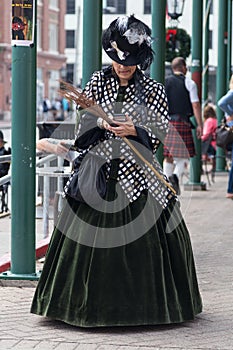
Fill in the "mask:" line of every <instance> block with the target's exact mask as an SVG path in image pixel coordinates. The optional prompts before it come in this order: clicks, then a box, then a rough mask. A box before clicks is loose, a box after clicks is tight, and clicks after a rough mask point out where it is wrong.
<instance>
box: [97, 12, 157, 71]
mask: <svg viewBox="0 0 233 350" xmlns="http://www.w3.org/2000/svg"><path fill="white" fill-rule="evenodd" d="M151 43H152V39H151V30H150V28H149V27H148V26H147V25H146V24H145V23H143V22H141V21H140V20H139V19H137V18H135V17H134V16H133V15H131V16H130V17H127V16H126V17H118V18H117V19H115V20H114V21H113V22H112V23H111V24H110V25H109V27H108V28H107V29H106V30H105V31H104V32H103V36H102V45H103V48H104V50H105V52H106V53H107V55H108V56H109V57H110V58H111V59H112V60H113V61H115V62H117V63H120V64H122V65H124V66H134V65H139V66H140V67H141V69H143V70H145V69H146V68H148V67H149V66H150V64H151V63H152V61H153V50H152V47H151Z"/></svg>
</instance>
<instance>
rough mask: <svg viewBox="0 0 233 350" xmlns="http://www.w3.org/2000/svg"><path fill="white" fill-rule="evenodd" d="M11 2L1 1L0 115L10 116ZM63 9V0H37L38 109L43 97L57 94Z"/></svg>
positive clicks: (63, 60)
mask: <svg viewBox="0 0 233 350" xmlns="http://www.w3.org/2000/svg"><path fill="white" fill-rule="evenodd" d="M17 1H18V2H21V3H22V2H24V0H14V2H15V3H17ZM31 1H32V0H31ZM26 2H28V0H25V3H26ZM11 4H12V1H9V0H1V1H0V11H1V14H2V16H1V21H0V119H1V118H2V119H3V118H4V119H10V110H11V16H12V8H11ZM65 12H66V1H64V0H37V107H38V113H39V106H40V105H41V103H42V100H43V98H44V97H48V98H49V99H50V100H51V101H52V100H54V99H55V98H56V97H58V96H57V90H58V88H59V82H58V80H59V78H61V76H62V74H63V71H64V69H65V66H66V57H65V55H64V50H65V31H64V17H65Z"/></svg>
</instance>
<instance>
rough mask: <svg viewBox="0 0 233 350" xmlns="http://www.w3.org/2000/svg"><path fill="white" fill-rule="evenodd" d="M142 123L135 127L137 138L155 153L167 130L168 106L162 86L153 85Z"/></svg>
mask: <svg viewBox="0 0 233 350" xmlns="http://www.w3.org/2000/svg"><path fill="white" fill-rule="evenodd" d="M146 105H147V107H146V108H144V118H142V119H143V120H145V122H144V121H143V122H142V123H140V124H139V125H138V126H136V130H137V134H138V136H137V137H138V138H139V139H140V141H141V143H142V144H144V145H145V146H146V147H147V148H149V149H151V151H152V152H153V153H156V151H157V149H158V147H159V145H160V144H161V143H163V142H164V138H165V136H166V134H167V132H168V128H169V116H168V104H167V96H166V93H165V88H164V86H163V85H162V84H158V83H156V84H154V88H153V90H152V91H151V92H150V94H149V96H148V97H147V104H146Z"/></svg>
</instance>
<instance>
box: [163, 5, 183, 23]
mask: <svg viewBox="0 0 233 350" xmlns="http://www.w3.org/2000/svg"><path fill="white" fill-rule="evenodd" d="M184 1H185V0H167V11H168V15H169V16H170V17H171V19H174V20H177V19H178V18H179V17H180V16H182V14H183V9H184Z"/></svg>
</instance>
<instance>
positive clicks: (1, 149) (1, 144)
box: [0, 130, 11, 177]
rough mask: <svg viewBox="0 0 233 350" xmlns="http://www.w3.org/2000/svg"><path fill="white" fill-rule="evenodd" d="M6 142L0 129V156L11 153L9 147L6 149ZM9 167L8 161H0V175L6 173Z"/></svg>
mask: <svg viewBox="0 0 233 350" xmlns="http://www.w3.org/2000/svg"><path fill="white" fill-rule="evenodd" d="M6 143H7V141H6V140H4V135H3V132H2V131H1V130H0V156H6V155H9V154H11V149H10V148H8V149H6V147H5V144H6ZM9 168H10V162H4V163H0V177H3V176H5V175H7V174H8V171H9Z"/></svg>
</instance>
